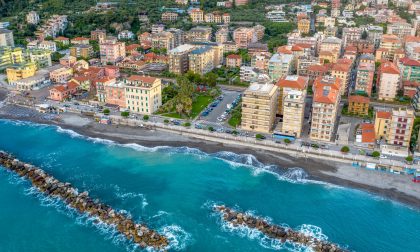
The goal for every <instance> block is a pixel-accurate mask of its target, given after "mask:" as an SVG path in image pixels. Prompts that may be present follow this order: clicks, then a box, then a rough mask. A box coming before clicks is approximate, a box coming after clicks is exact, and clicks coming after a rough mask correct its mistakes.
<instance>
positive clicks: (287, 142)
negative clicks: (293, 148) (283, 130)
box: [284, 138, 292, 144]
mask: <svg viewBox="0 0 420 252" xmlns="http://www.w3.org/2000/svg"><path fill="white" fill-rule="evenodd" d="M291 142H292V141H290V139H288V138H286V139H284V143H285V144H289V143H291Z"/></svg>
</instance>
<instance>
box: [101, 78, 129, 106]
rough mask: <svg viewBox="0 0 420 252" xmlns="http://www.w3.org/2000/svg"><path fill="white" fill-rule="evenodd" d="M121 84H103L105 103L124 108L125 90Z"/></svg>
mask: <svg viewBox="0 0 420 252" xmlns="http://www.w3.org/2000/svg"><path fill="white" fill-rule="evenodd" d="M123 84H124V83H123V82H113V83H109V84H105V85H104V87H105V102H106V103H107V104H113V105H117V106H119V107H120V108H125V106H126V103H125V88H124V85H123Z"/></svg>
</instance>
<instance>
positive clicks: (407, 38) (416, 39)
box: [404, 35, 420, 43]
mask: <svg viewBox="0 0 420 252" xmlns="http://www.w3.org/2000/svg"><path fill="white" fill-rule="evenodd" d="M404 41H405V43H408V42H418V43H420V37H418V36H412V35H406V36H405V37H404Z"/></svg>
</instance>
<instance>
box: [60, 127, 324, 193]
mask: <svg viewBox="0 0 420 252" xmlns="http://www.w3.org/2000/svg"><path fill="white" fill-rule="evenodd" d="M56 127H57V131H58V132H60V133H65V134H69V135H70V136H71V137H77V138H83V139H87V140H89V141H92V142H94V143H102V144H106V145H111V146H121V147H125V148H130V149H133V150H136V151H140V152H162V153H165V154H166V155H171V154H187V155H194V156H197V157H201V158H203V157H204V158H216V159H219V160H221V161H223V162H225V163H227V164H228V165H229V166H230V167H232V168H238V167H246V168H250V169H252V174H253V175H254V176H258V175H260V174H264V173H268V174H271V175H274V176H275V177H276V178H277V179H279V180H281V181H287V182H291V183H319V184H325V185H327V184H328V183H325V182H318V181H313V180H309V179H308V174H307V173H306V172H305V170H304V169H302V168H299V167H296V168H289V169H286V170H282V169H279V168H278V167H277V166H276V165H266V164H264V163H262V162H260V161H259V160H258V159H257V158H256V157H255V156H254V155H251V154H237V153H234V152H230V151H219V152H216V153H206V152H203V151H201V150H199V149H197V148H190V147H187V146H182V147H170V146H156V147H146V146H142V145H140V144H136V143H128V144H119V143H116V142H114V141H111V140H107V139H102V138H92V137H86V136H83V135H81V134H79V133H77V132H75V131H73V130H68V129H63V128H61V127H59V126H56Z"/></svg>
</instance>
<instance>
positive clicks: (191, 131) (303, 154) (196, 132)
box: [110, 116, 420, 173]
mask: <svg viewBox="0 0 420 252" xmlns="http://www.w3.org/2000/svg"><path fill="white" fill-rule="evenodd" d="M110 119H111V122H112V124H117V125H127V126H133V127H153V128H155V129H157V130H161V131H168V132H171V133H177V134H181V135H183V136H187V137H193V138H197V139H202V140H206V141H213V142H218V143H222V144H227V145H236V146H242V147H247V148H252V149H256V150H258V149H260V150H266V151H271V152H275V153H276V152H277V153H282V154H288V155H291V156H294V157H297V158H306V159H307V158H315V159H322V160H326V161H332V162H341V163H347V164H352V165H353V164H357V165H362V164H364V165H366V164H368V163H369V164H371V165H372V164H374V165H375V166H376V167H382V168H386V169H389V170H390V171H391V172H395V173H400V172H401V173H410V172H411V171H414V170H417V171H420V165H416V164H411V165H409V164H407V163H404V162H400V161H396V160H390V159H375V158H372V157H367V156H364V155H357V154H351V153H347V154H344V153H342V152H340V151H334V150H323V149H315V148H311V147H306V146H298V145H293V144H285V143H277V142H274V141H270V140H257V139H255V138H252V137H245V136H234V135H231V134H227V133H218V132H210V131H207V130H200V129H195V128H191V127H183V126H175V125H169V124H165V123H160V122H149V121H143V120H138V119H129V118H122V117H121V116H110Z"/></svg>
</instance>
